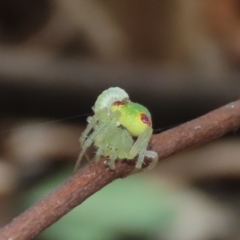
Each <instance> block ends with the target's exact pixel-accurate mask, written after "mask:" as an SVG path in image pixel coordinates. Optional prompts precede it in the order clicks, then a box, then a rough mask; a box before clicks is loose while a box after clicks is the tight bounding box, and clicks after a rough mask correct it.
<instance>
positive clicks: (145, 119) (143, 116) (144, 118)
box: [140, 113, 152, 126]
mask: <svg viewBox="0 0 240 240" xmlns="http://www.w3.org/2000/svg"><path fill="white" fill-rule="evenodd" d="M140 118H141V120H142V122H143V123H145V124H146V125H148V126H151V125H152V121H151V118H150V117H149V116H148V115H146V114H145V113H141V114H140Z"/></svg>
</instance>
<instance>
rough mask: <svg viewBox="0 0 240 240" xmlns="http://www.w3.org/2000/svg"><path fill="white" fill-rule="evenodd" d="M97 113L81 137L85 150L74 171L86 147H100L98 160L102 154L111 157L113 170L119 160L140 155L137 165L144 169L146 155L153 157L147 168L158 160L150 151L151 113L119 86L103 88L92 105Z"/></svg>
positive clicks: (78, 161) (109, 163) (151, 166)
mask: <svg viewBox="0 0 240 240" xmlns="http://www.w3.org/2000/svg"><path fill="white" fill-rule="evenodd" d="M93 111H94V115H93V116H92V117H88V119H87V121H88V126H87V128H86V129H85V130H84V132H83V133H82V135H81V137H80V140H79V141H80V144H81V146H82V151H81V153H80V155H79V158H78V160H77V163H76V166H75V170H77V168H78V166H79V164H80V161H81V159H82V157H83V156H84V154H85V153H86V151H87V149H88V148H89V147H90V146H91V145H94V146H95V147H96V148H97V151H96V155H95V160H96V161H99V160H100V157H101V156H105V157H108V158H109V161H108V163H107V164H108V165H109V167H110V169H114V168H115V162H116V160H117V159H118V160H123V159H128V160H132V159H134V158H135V157H136V156H137V155H138V159H137V162H136V165H135V167H136V168H137V169H141V168H142V165H143V161H144V157H148V158H151V159H152V162H151V163H150V164H149V166H148V168H149V169H151V168H153V167H154V166H155V165H156V164H157V162H158V154H157V153H156V152H154V151H149V150H147V146H148V142H149V140H150V138H151V136H152V132H153V129H152V121H151V114H150V112H149V111H148V109H147V108H145V107H144V106H142V105H140V104H138V103H134V102H131V101H130V99H129V96H128V94H127V93H126V92H125V91H124V90H123V89H121V88H119V87H112V88H109V89H107V90H105V91H103V92H102V93H101V94H100V95H99V97H98V98H97V101H96V102H95V105H94V107H93Z"/></svg>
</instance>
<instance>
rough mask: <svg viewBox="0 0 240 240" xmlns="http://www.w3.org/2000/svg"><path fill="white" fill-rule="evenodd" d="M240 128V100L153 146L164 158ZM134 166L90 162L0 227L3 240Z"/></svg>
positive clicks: (37, 225) (39, 226)
mask: <svg viewBox="0 0 240 240" xmlns="http://www.w3.org/2000/svg"><path fill="white" fill-rule="evenodd" d="M239 127H240V100H239V101H236V102H233V103H230V104H228V105H226V106H224V107H221V108H219V109H217V110H215V111H212V112H210V113H208V114H206V115H204V116H202V117H199V118H197V119H195V120H192V121H190V122H187V123H185V124H183V125H181V126H178V127H176V128H173V129H171V130H168V131H166V132H163V133H161V134H158V135H155V136H153V137H152V139H151V142H150V147H151V148H152V149H153V150H155V151H157V152H158V154H159V160H161V159H164V158H166V157H168V156H170V155H172V154H174V153H177V152H179V151H181V150H183V149H187V148H190V147H195V146H198V145H201V144H203V143H205V142H208V141H210V140H212V139H215V138H218V137H220V136H222V135H223V134H225V133H227V132H229V131H233V130H236V129H237V128H239ZM133 169H134V163H133V161H129V162H127V161H121V162H120V161H119V162H118V163H117V164H116V169H115V170H114V171H113V170H109V169H108V167H107V166H106V165H105V164H104V159H102V160H101V162H100V163H95V162H91V163H89V164H88V165H87V166H86V167H85V168H83V169H81V170H80V171H79V172H77V173H76V174H75V175H74V176H72V177H71V178H70V179H69V180H67V181H66V182H65V183H64V184H63V185H62V186H60V187H59V188H58V189H57V190H56V191H54V192H53V193H51V194H50V195H48V196H46V197H45V198H44V199H42V200H41V201H39V202H38V203H36V204H35V205H33V206H32V207H30V208H29V209H28V210H26V211H25V212H24V213H22V214H21V215H19V216H18V217H17V218H15V219H13V221H12V222H11V223H9V224H8V225H6V226H5V227H3V228H2V229H0V240H6V239H8V240H20V239H30V238H33V237H34V236H36V235H37V234H39V233H40V232H41V231H43V230H44V229H45V228H47V227H48V226H50V225H51V224H53V223H54V222H56V221H57V220H58V219H59V218H61V217H62V216H63V215H64V214H66V213H68V212H69V211H70V210H71V209H73V208H74V207H76V206H77V205H79V204H81V203H82V202H83V201H84V200H86V199H87V198H88V197H89V196H91V195H92V194H94V193H95V192H97V191H98V190H99V189H101V188H103V187H104V186H106V185H107V184H108V183H110V182H112V181H113V180H115V179H117V178H120V177H123V176H126V175H127V174H129V173H130V172H131V171H132V170H133Z"/></svg>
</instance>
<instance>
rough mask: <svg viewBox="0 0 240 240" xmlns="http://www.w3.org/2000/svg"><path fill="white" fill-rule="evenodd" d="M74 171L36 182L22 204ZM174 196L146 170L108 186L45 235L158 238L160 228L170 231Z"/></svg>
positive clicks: (92, 238) (104, 239) (91, 239)
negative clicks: (151, 177) (145, 173)
mask: <svg viewBox="0 0 240 240" xmlns="http://www.w3.org/2000/svg"><path fill="white" fill-rule="evenodd" d="M71 171H72V169H71V170H70V171H62V172H59V173H58V174H57V175H55V176H53V177H51V178H49V179H46V180H45V181H43V182H41V183H40V184H38V185H37V186H35V187H34V189H32V190H31V191H29V192H27V193H26V195H25V196H24V198H23V199H22V201H21V202H22V205H24V207H27V206H26V204H27V205H29V206H30V205H32V204H33V203H34V202H36V201H37V200H38V199H40V198H41V197H42V196H44V195H46V193H49V192H50V191H51V190H52V189H54V188H55V187H56V186H57V185H58V184H59V183H61V182H63V181H64V179H66V178H67V177H68V176H69V175H70V174H71ZM172 197H173V193H172V192H171V191H170V190H168V189H167V188H166V186H164V185H161V184H158V186H156V185H155V186H154V184H153V182H152V181H151V180H150V179H149V178H148V177H146V175H144V174H138V175H133V176H130V177H127V178H125V179H120V180H117V181H115V182H113V183H112V184H110V185H108V186H106V187H105V188H103V189H102V190H100V191H99V192H97V193H96V194H94V195H93V196H91V197H90V198H89V199H88V200H87V201H86V202H84V203H83V204H82V205H81V206H78V207H76V208H75V209H74V210H73V211H71V212H70V213H68V214H67V215H65V216H64V217H63V218H61V219H60V220H59V221H58V222H57V223H55V224H53V225H52V226H51V227H49V228H48V229H47V230H45V232H43V233H42V235H41V236H43V237H44V238H45V239H58V240H61V239H62V240H65V239H71V240H74V239H85V240H96V239H98V240H108V239H109V240H110V239H121V236H122V237H126V236H132V238H131V239H155V238H156V236H157V233H158V232H161V231H166V229H167V228H168V226H169V224H170V223H171V222H172V220H173V217H174V215H175V214H176V212H175V207H174V204H173V201H171V198H172ZM134 237H135V238H134Z"/></svg>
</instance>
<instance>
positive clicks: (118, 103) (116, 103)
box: [113, 101, 124, 106]
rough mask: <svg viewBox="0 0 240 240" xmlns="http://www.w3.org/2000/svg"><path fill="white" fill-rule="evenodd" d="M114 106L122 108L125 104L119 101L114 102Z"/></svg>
mask: <svg viewBox="0 0 240 240" xmlns="http://www.w3.org/2000/svg"><path fill="white" fill-rule="evenodd" d="M113 105H114V106H122V105H124V103H123V102H120V101H117V102H114V103H113Z"/></svg>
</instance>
